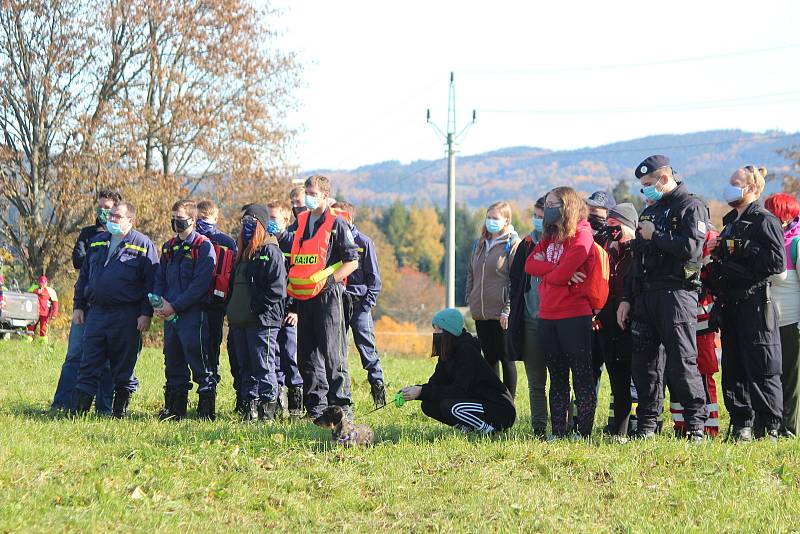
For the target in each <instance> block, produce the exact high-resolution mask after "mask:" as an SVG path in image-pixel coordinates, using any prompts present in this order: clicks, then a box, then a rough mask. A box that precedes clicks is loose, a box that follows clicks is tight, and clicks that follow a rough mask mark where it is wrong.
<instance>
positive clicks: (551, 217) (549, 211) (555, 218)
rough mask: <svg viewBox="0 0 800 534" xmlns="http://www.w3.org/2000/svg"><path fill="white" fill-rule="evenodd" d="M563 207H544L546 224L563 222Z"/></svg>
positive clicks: (551, 224)
mask: <svg viewBox="0 0 800 534" xmlns="http://www.w3.org/2000/svg"><path fill="white" fill-rule="evenodd" d="M561 217H562V215H561V208H547V207H546V208H544V224H545V226H553V225H555V224H558V223H559V222H561Z"/></svg>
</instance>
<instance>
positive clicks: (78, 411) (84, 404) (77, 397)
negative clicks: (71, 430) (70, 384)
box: [70, 389, 94, 415]
mask: <svg viewBox="0 0 800 534" xmlns="http://www.w3.org/2000/svg"><path fill="white" fill-rule="evenodd" d="M92 402H94V395H89V394H88V393H84V392H83V391H81V390H79V389H76V390H75V391H73V392H72V405H73V406H74V407H75V408H74V409H73V410H72V411H71V412H70V413H71V415H86V413H87V412H88V411H89V409H91V407H92Z"/></svg>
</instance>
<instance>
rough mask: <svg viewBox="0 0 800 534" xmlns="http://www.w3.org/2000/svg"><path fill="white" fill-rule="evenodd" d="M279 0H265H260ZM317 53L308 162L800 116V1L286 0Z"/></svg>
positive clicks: (308, 82) (289, 40)
mask: <svg viewBox="0 0 800 534" xmlns="http://www.w3.org/2000/svg"><path fill="white" fill-rule="evenodd" d="M257 1H266V0H257ZM271 5H272V6H273V7H277V8H279V9H281V10H282V11H283V14H282V15H281V16H280V17H279V18H278V19H277V20H276V21H275V23H276V25H277V26H278V27H279V28H280V29H281V30H282V35H281V37H280V38H279V39H278V41H277V43H276V44H277V45H278V46H280V47H282V48H283V49H285V50H290V51H293V52H295V53H296V54H297V56H298V59H299V61H300V62H301V63H302V64H303V67H304V72H303V87H302V88H301V89H300V90H299V91H298V92H297V100H298V104H299V106H298V110H296V111H294V112H292V113H291V114H290V122H291V124H292V125H293V126H296V127H298V128H300V134H299V136H298V139H297V143H296V146H295V150H294V163H296V164H297V165H298V166H299V167H300V169H301V170H312V169H353V168H356V167H358V166H362V165H367V164H372V163H379V162H382V161H387V160H398V161H401V162H403V163H408V162H411V161H415V160H432V159H437V158H441V157H443V155H444V144H443V140H442V139H441V138H440V137H439V136H438V135H437V134H436V133H435V131H434V130H433V128H432V127H431V126H430V125H428V124H426V109H428V108H430V109H431V117H432V121H433V122H434V123H435V124H436V125H437V126H439V128H441V129H442V130H445V129H446V127H447V103H448V90H449V79H450V72H454V76H455V91H456V129H457V130H459V131H460V130H461V129H462V128H463V127H464V126H466V125H467V124H468V123H469V121H470V119H471V115H472V110H473V109H475V110H476V113H477V122H476V123H475V124H474V126H472V127H471V128H470V129H469V130H468V131H467V132H466V133H465V135H463V136H462V137H461V138H460V139H459V146H458V150H459V152H460V153H461V154H465V155H469V154H478V153H481V152H486V151H490V150H494V149H499V148H505V147H510V146H537V147H543V148H548V149H573V148H584V147H590V146H597V145H601V144H606V143H611V142H616V141H624V140H628V139H634V138H638V137H644V136H647V135H654V134H665V133H676V134H677V133H687V132H695V131H703V130H712V129H728V128H738V129H742V130H746V131H757V132H762V131H767V130H775V129H777V130H783V131H786V132H795V131H798V130H800V31H799V30H798V21H800V2H798V1H796V0H792V1H789V0H787V1H769V0H762V1H760V2H753V1H752V0H750V1H747V2H742V1H738V0H728V1H717V0H712V1H704V2H700V1H697V0H694V1H691V2H689V1H681V0H678V1H673V2H655V1H650V0H638V1H614V2H596V1H585V2H577V1H558V2H553V1H537V2H525V1H518V2H511V1H502V0H494V1H492V2H486V1H485V0H484V1H470V0H461V1H458V2H455V1H449V0H427V1H417V0H406V1H404V2H384V1H380V0H372V1H355V0H353V1H349V0H339V1H337V2H330V1H322V0H273V1H272V2H271Z"/></svg>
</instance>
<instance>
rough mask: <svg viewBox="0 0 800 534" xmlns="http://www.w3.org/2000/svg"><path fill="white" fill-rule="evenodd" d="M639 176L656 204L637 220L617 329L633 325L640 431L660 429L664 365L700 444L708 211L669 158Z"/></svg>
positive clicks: (651, 163)
mask: <svg viewBox="0 0 800 534" xmlns="http://www.w3.org/2000/svg"><path fill="white" fill-rule="evenodd" d="M636 177H637V178H638V179H639V181H640V183H641V185H642V187H643V189H642V193H643V194H644V196H645V198H647V199H648V200H649V201H650V202H652V204H650V205H648V206H647V207H646V208H645V209H644V211H642V214H641V216H640V217H639V224H638V229H637V232H636V239H635V240H634V242H633V251H634V261H633V266H632V268H631V274H630V276H629V277H628V280H627V282H626V288H625V291H624V295H623V298H622V302H621V303H620V305H619V307H618V308H617V321H618V323H619V325H620V328H623V329H626V328H630V329H631V335H632V338H633V351H632V355H631V374H632V375H633V380H634V383H635V385H636V391H637V392H638V394H639V405H638V407H637V418H638V431H637V436H638V437H643V438H647V437H651V436H653V435H654V434H655V431H656V424H657V423H656V421H657V418H658V416H659V414H660V413H661V409H662V406H659V403H661V402H663V400H662V399H663V394H662V393H661V389H662V388H663V383H664V372H665V370H666V375H667V381H668V382H669V384H670V387H671V390H670V391H671V392H673V393H674V394H675V395H676V396H677V400H678V402H680V403H681V404H683V406H684V409H685V420H686V429H687V436H688V438H689V439H690V440H691V441H692V442H699V441H702V439H703V426H704V424H705V420H706V415H707V414H706V403H705V394H704V391H703V382H702V379H701V378H700V373H699V371H698V370H697V339H696V337H695V329H696V326H697V315H696V314H697V297H698V288H699V276H700V266H701V259H702V255H703V244H704V243H705V239H706V231H707V223H708V210H707V209H706V207H705V205H704V204H703V203H702V202H701V201H700V200H698V199H697V198H695V197H693V196H692V195H690V194H689V191H688V190H687V189H686V186H685V185H684V184H683V183H682V182H677V181H676V180H675V176H674V174H673V170H672V167H671V165H670V162H669V159H668V158H667V157H666V156H661V155H656V156H650V157H649V158H647V159H645V160H644V161H643V162H642V163H640V164H639V166H638V167H637V168H636ZM629 317H630V319H631V322H630V325H628V319H629ZM660 344H663V346H664V351H663V353H662V352H660V351H659V345H660ZM662 354H663V355H664V357H661V355H662Z"/></svg>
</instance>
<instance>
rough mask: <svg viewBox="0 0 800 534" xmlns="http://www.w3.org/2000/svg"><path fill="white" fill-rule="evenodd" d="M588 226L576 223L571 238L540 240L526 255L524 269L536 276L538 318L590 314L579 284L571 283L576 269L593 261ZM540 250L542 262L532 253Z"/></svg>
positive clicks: (586, 268)
mask: <svg viewBox="0 0 800 534" xmlns="http://www.w3.org/2000/svg"><path fill="white" fill-rule="evenodd" d="M593 243H594V238H593V237H592V227H591V226H589V223H588V222H587V221H581V222H579V223H578V229H577V232H576V233H575V237H573V238H572V239H570V240H568V241H567V242H565V243H557V242H554V241H551V240H549V239H542V240H541V241H539V243H537V244H536V247H535V248H534V249H533V252H531V254H530V256H528V259H527V261H526V262H525V272H526V273H528V274H529V275H531V276H538V277H539V278H540V279H541V282H539V318H541V319H551V320H552V319H570V318H572V317H584V316H587V315H592V307H591V305H590V304H589V299H588V298H586V295H585V293H584V289H583V284H572V283H571V282H570V278H572V275H573V274H575V272H576V271H581V272H582V273H584V274H586V273H588V272H590V271H591V267H592V264H593V262H594V261H595V256H594V251H593V247H592V244H593ZM540 252H541V253H543V254H544V256H545V260H544V261H539V260H535V259H534V256H535V255H536V254H538V253H540Z"/></svg>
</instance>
